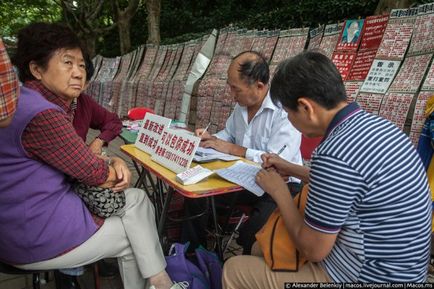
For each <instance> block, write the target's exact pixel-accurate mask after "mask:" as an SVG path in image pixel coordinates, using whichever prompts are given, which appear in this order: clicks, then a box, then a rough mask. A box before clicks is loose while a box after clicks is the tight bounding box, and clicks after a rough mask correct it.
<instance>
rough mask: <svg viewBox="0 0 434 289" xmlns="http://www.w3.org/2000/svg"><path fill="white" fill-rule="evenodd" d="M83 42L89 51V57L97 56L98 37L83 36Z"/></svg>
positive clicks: (92, 35) (93, 35)
mask: <svg viewBox="0 0 434 289" xmlns="http://www.w3.org/2000/svg"><path fill="white" fill-rule="evenodd" d="M81 39H82V41H83V42H84V45H85V47H86V49H87V53H89V56H90V57H91V58H93V57H94V56H95V54H96V35H95V34H83V35H82V36H81Z"/></svg>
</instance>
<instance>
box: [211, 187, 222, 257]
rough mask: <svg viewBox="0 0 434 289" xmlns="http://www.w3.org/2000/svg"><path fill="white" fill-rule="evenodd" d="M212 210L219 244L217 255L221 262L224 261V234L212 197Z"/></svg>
mask: <svg viewBox="0 0 434 289" xmlns="http://www.w3.org/2000/svg"><path fill="white" fill-rule="evenodd" d="M211 210H212V217H213V221H214V228H215V238H216V243H217V255H218V257H219V258H220V260H223V248H222V234H221V232H220V231H221V230H220V229H219V225H218V221H217V210H216V208H215V201H214V196H211Z"/></svg>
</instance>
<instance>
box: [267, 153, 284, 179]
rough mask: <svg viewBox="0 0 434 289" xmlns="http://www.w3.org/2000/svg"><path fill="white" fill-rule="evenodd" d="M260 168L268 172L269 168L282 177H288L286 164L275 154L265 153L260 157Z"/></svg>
mask: <svg viewBox="0 0 434 289" xmlns="http://www.w3.org/2000/svg"><path fill="white" fill-rule="evenodd" d="M261 159H262V168H263V169H265V170H270V169H271V168H272V169H274V170H275V171H276V172H278V173H279V174H280V175H281V176H282V177H286V178H287V177H288V176H289V174H288V172H287V168H288V162H287V161H285V160H284V159H282V158H281V157H279V156H278V155H276V154H269V153H265V154H262V155H261Z"/></svg>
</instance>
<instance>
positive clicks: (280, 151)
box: [277, 145, 286, 155]
mask: <svg viewBox="0 0 434 289" xmlns="http://www.w3.org/2000/svg"><path fill="white" fill-rule="evenodd" d="M285 149H286V145H284V146H283V147H282V148H281V149H280V150H279V151H278V152H277V155H280V154H281V153H282V152H283V151H284V150H285Z"/></svg>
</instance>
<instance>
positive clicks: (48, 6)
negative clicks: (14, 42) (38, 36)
mask: <svg viewBox="0 0 434 289" xmlns="http://www.w3.org/2000/svg"><path fill="white" fill-rule="evenodd" d="M60 19H61V8H60V6H59V5H57V4H56V3H55V1H54V0H2V1H0V35H1V36H2V37H5V38H6V39H8V38H9V37H14V36H15V35H16V33H17V31H18V30H19V29H21V28H22V27H24V26H25V25H27V24H29V23H32V22H36V21H47V22H55V21H59V20H60Z"/></svg>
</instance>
